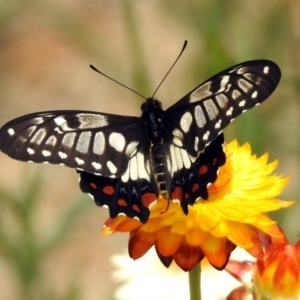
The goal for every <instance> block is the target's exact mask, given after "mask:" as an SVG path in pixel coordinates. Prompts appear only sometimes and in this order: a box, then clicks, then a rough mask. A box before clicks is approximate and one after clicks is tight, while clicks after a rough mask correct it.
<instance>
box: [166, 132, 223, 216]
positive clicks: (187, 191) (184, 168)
mask: <svg viewBox="0 0 300 300" xmlns="http://www.w3.org/2000/svg"><path fill="white" fill-rule="evenodd" d="M223 143H224V136H223V133H221V134H220V135H218V136H217V138H216V139H215V140H214V141H212V142H211V143H210V144H209V145H208V146H207V147H206V148H205V150H204V151H203V152H202V153H201V154H200V155H199V156H198V157H192V156H191V155H189V154H188V152H187V151H186V150H185V149H184V148H180V147H178V146H176V145H174V144H172V145H170V155H169V160H170V168H169V170H170V171H171V173H170V174H169V175H168V178H169V180H168V181H167V182H168V184H167V189H168V191H169V195H170V199H171V200H172V201H175V202H176V201H179V203H180V205H181V207H182V210H183V212H184V213H185V214H188V205H193V204H194V203H195V201H196V200H197V199H199V198H201V199H204V200H206V199H208V186H209V185H210V184H211V183H213V182H215V181H216V179H217V174H218V171H219V168H220V167H221V166H222V165H224V164H225V161H226V156H225V153H224V150H223Z"/></svg>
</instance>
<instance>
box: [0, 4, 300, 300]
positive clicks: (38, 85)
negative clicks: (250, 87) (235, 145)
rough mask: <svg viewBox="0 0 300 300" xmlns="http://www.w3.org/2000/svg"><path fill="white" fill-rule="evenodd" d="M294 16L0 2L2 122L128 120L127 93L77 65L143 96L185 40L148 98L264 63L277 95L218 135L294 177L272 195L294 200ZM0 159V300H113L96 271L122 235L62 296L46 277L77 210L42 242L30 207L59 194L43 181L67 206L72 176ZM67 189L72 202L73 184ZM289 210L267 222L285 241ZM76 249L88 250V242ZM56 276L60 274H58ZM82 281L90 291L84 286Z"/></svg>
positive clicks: (213, 7) (75, 204)
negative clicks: (55, 113)
mask: <svg viewBox="0 0 300 300" xmlns="http://www.w3.org/2000/svg"><path fill="white" fill-rule="evenodd" d="M299 12H300V3H298V2H296V1H291V0H288V1H279V0H266V1H264V2H262V1H259V0H251V1H250V0H248V1H239V0H227V1H221V0H218V1H217V0H215V1H208V0H206V1H196V0H189V1H184V0H179V1H174V0H165V1H159V0H153V1H134V0H115V1H105V0H98V1H95V0H86V1H83V0H76V1H72V2H71V1H62V0H56V1H51V2H46V1H34V0H30V1H29V0H25V1H24V0H22V1H20V0H19V1H17V0H12V1H2V2H0V76H1V81H0V107H1V109H0V121H1V124H3V123H4V122H6V121H8V120H9V119H11V118H13V117H17V116H18V115H20V114H26V113H30V112H34V111H40V110H50V109H52V110H55V109H66V108H69V109H86V110H92V109H93V110H100V111H108V112H116V111H117V113H120V114H124V113H125V112H126V113H128V114H133V112H132V111H133V110H134V109H135V108H134V107H135V106H137V110H136V112H138V106H139V105H136V104H135V103H134V101H133V100H132V99H136V102H137V103H140V99H139V98H138V97H137V96H136V95H133V94H132V93H130V92H128V91H126V90H125V91H124V89H123V88H121V87H119V86H116V85H114V83H112V82H108V81H107V80H106V79H105V78H101V77H100V78H99V77H97V76H96V75H95V74H93V73H92V72H90V71H89V70H87V66H88V65H89V64H90V63H93V64H94V65H95V66H97V67H98V66H100V68H101V70H103V71H104V72H105V73H106V71H107V70H108V72H107V73H108V75H109V76H112V77H113V78H116V79H117V80H119V81H121V82H122V83H124V84H127V85H128V86H130V87H132V88H133V89H135V90H136V91H138V92H140V93H142V94H143V95H145V96H149V95H151V94H152V93H153V91H154V90H155V87H156V86H157V85H158V83H159V82H160V80H161V78H162V77H163V75H164V74H165V73H166V72H167V70H168V67H170V66H171V64H172V63H173V61H174V59H175V58H176V55H177V54H178V53H179V51H180V47H181V45H182V43H183V41H184V40H185V39H187V40H189V45H188V48H187V49H186V51H185V54H184V55H183V56H182V58H181V59H180V61H179V62H178V64H177V66H176V68H175V69H174V70H173V71H172V73H171V74H170V75H169V77H168V80H166V82H165V83H164V84H163V86H162V87H161V88H160V90H159V92H158V93H157V95H158V97H159V98H161V99H163V98H166V105H171V103H172V102H174V101H176V99H177V100H178V99H179V98H180V97H181V96H182V95H184V94H185V93H187V92H188V91H189V90H191V89H192V88H194V87H195V86H197V85H199V83H200V82H202V81H204V80H206V79H207V78H209V77H210V76H212V75H214V74H215V73H217V72H219V71H221V70H222V69H225V68H227V67H229V66H231V65H234V64H237V63H239V62H242V61H246V60H251V59H259V58H266V59H271V60H274V61H275V62H277V63H278V64H279V66H280V67H281V69H282V73H283V78H282V82H281V84H280V86H279V88H278V89H277V90H276V92H275V93H274V95H272V97H271V98H272V99H271V100H268V101H267V102H266V103H265V104H264V105H263V106H261V107H260V108H259V109H254V110H253V111H251V112H247V113H246V114H244V115H243V116H240V117H239V118H238V120H236V121H235V122H234V123H233V124H232V125H230V126H229V127H228V128H227V129H226V131H225V136H226V139H227V140H231V139H233V138H237V139H238V141H239V142H240V143H244V142H246V141H249V142H250V143H251V146H252V148H253V152H254V153H257V154H258V155H261V154H263V153H264V152H266V151H268V152H269V153H270V159H272V160H273V159H275V158H279V161H280V164H279V169H278V170H279V171H278V172H279V173H284V174H291V175H292V178H291V184H290V186H289V188H288V190H287V191H286V192H285V193H284V196H282V198H284V197H285V198H288V199H297V198H299V196H300V189H299V184H298V180H297V179H298V177H299V169H300V168H299V167H300V159H299V158H300V150H299V149H300V145H299V143H300V139H299V138H298V137H299V135H300V132H299V130H300V129H299V128H300V126H299V121H300V118H299V101H298V98H299V92H300V88H299V86H300V85H299V82H300V71H299V61H300V51H299V36H300V26H299V18H298V15H299ZM85 72H86V73H85ZM99 85H100V86H99ZM166 91H167V92H166ZM178 93H180V94H178ZM159 95H160V96H159ZM99 99H100V100H99ZM169 99H171V100H169ZM172 99H173V100H172ZM168 101H169V102H168ZM164 102H165V101H164ZM130 106H132V110H131V111H130V108H129V107H130ZM165 107H166V106H165ZM0 161H1V165H2V166H3V168H2V171H1V172H0V180H1V181H0V182H3V184H0V255H1V257H0V258H1V260H0V261H1V262H2V264H5V265H6V266H7V269H6V270H8V271H7V272H9V270H11V271H12V273H13V274H14V276H9V275H8V273H7V276H6V275H3V276H4V277H5V279H6V281H7V280H11V281H12V283H11V282H10V283H9V284H8V286H9V287H10V288H11V287H13V289H14V291H13V292H11V293H6V292H5V289H4V288H2V291H1V289H0V298H1V299H5V297H6V296H5V295H9V299H24V300H29V299H110V298H111V299H112V296H110V295H111V293H112V289H113V283H112V282H111V281H110V279H109V276H107V274H106V273H105V272H108V271H107V270H109V260H108V258H109V255H110V254H111V250H110V249H115V250H114V251H118V250H119V248H120V247H125V245H126V244H125V242H124V243H122V240H120V238H118V240H114V243H115V244H114V245H113V246H112V245H110V244H109V243H110V242H109V241H108V239H111V237H109V238H107V237H106V238H104V237H97V238H98V239H100V240H101V243H103V244H102V246H101V247H99V248H96V249H93V253H94V256H92V257H89V259H91V261H95V262H96V261H97V260H99V255H101V259H102V261H101V266H102V267H101V269H100V270H99V269H98V270H97V271H95V272H94V273H93V275H90V276H86V278H83V277H80V279H78V275H79V273H80V274H81V273H82V270H81V269H79V270H78V271H76V272H75V273H74V270H73V269H71V270H70V271H69V273H70V278H71V279H70V281H69V282H68V283H66V284H64V287H63V289H62V291H60V292H58V291H57V290H56V288H57V286H56V285H57V283H56V282H54V281H53V282H52V281H51V280H53V277H51V276H50V277H49V276H48V275H49V274H47V271H46V270H45V268H44V266H45V262H46V261H49V258H51V255H52V253H53V252H55V251H59V249H61V251H67V250H63V248H64V246H63V244H64V243H68V242H70V239H75V240H76V230H74V228H78V226H79V225H78V224H84V225H83V227H84V230H85V231H90V230H91V229H92V226H91V222H92V221H91V219H90V218H91V217H90V216H91V213H90V211H89V214H87V213H86V212H87V210H86V209H85V208H86V207H87V206H86V201H84V200H82V199H78V201H77V200H76V199H70V201H67V199H65V200H64V201H66V203H67V205H68V208H67V209H66V210H65V207H59V208H57V214H58V215H57V217H56V218H55V222H54V223H53V225H52V226H50V227H47V228H48V229H47V230H46V233H44V234H43V236H42V237H41V236H40V234H37V233H36V231H37V228H39V224H38V223H37V222H36V218H37V208H40V207H41V206H42V205H44V204H43V202H41V199H42V198H43V196H44V195H46V194H49V193H51V194H53V198H54V199H57V198H58V197H61V194H59V196H57V195H56V193H58V192H57V191H55V190H53V189H49V183H48V182H49V181H54V182H56V184H57V186H58V188H57V190H58V191H59V190H61V189H65V190H66V193H67V192H68V191H70V194H67V195H66V194H63V197H67V198H68V197H69V198H70V197H72V198H74V193H72V191H74V190H75V185H76V184H77V183H76V182H73V179H74V178H72V180H71V179H70V178H71V177H69V173H64V172H65V171H61V173H62V174H58V176H61V177H60V179H58V178H55V177H56V175H55V176H54V177H53V174H56V173H55V171H52V170H54V169H51V170H50V171H49V169H48V168H47V169H46V167H45V166H41V165H39V166H37V168H38V170H39V172H43V173H44V174H43V176H39V175H38V174H37V173H36V174H34V175H30V176H29V175H28V172H29V174H30V172H31V171H30V170H32V169H31V168H32V167H31V166H30V167H29V166H28V168H26V169H25V170H26V172H25V174H23V173H22V172H23V169H22V167H21V165H22V164H21V163H14V162H12V161H11V160H10V159H9V158H7V157H4V155H1V157H0ZM12 166H13V167H12ZM55 170H56V169H55ZM60 170H61V169H60ZM12 178H14V180H15V181H14V182H13V183H12ZM17 178H20V179H17ZM17 180H19V181H17ZM70 182H72V183H70ZM16 186H18V187H19V188H18V191H17V192H16ZM76 189H77V190H78V194H79V188H78V187H77V185H76ZM82 198H83V197H82ZM72 200H73V201H72ZM55 203H57V202H54V204H53V205H54V206H55V205H56V204H55ZM299 210H300V206H299V204H298V203H296V205H294V209H291V210H285V211H282V212H277V213H274V218H275V219H276V220H278V221H279V223H280V225H282V226H283V227H284V228H285V229H286V231H287V234H288V236H289V237H290V238H291V240H295V236H296V233H297V232H298V231H299V222H298V220H297V216H298V215H299ZM97 213H98V214H100V210H97ZM101 213H102V212H101ZM93 216H96V215H93ZM104 216H105V213H103V218H102V219H100V218H99V219H98V220H95V222H97V223H98V224H99V228H100V226H101V224H102V222H103V221H104V218H105V217H104ZM72 231H73V232H74V231H75V233H74V236H73V235H72V234H71V233H70V232H72ZM70 234H71V235H70ZM70 236H71V237H70ZM107 244H109V245H107ZM86 247H87V248H91V244H88V243H87V245H86ZM67 255H68V254H67ZM105 257H106V259H105ZM81 259H82V258H78V260H79V261H80V260H81ZM55 272H57V273H58V274H59V273H60V269H55ZM55 272H54V273H55ZM77 272H78V273H77ZM103 273H104V276H103ZM0 277H1V275H0ZM6 277H7V278H6ZM11 277H13V278H14V279H10V278H11ZM54 277H55V274H54ZM51 278H52V279H51ZM91 278H92V279H91ZM0 281H1V278H0ZM90 282H92V285H88V284H89V283H90ZM86 290H88V291H86ZM91 290H93V291H94V293H93V294H91ZM7 297H8V296H7Z"/></svg>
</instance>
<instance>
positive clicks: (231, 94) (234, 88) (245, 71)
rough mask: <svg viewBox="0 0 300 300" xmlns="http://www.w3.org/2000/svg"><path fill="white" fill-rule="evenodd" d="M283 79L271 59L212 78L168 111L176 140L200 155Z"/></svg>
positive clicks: (169, 121)
mask: <svg viewBox="0 0 300 300" xmlns="http://www.w3.org/2000/svg"><path fill="white" fill-rule="evenodd" d="M280 76H281V73H280V69H279V67H278V66H277V65H276V64H275V63H274V62H271V61H268V60H254V61H248V62H244V63H241V64H238V65H236V66H233V67H231V68H229V69H227V70H225V71H222V72H221V73H219V74H217V75H215V76H213V77H212V78H210V79H208V80H207V81H205V82H204V83H202V84H201V85H199V86H198V87H196V88H195V89H194V90H193V91H191V92H190V93H188V94H187V95H186V96H184V97H183V98H182V99H181V100H179V101H178V102H177V103H175V104H174V105H172V106H171V107H169V108H168V109H167V110H166V112H165V115H166V119H167V122H168V124H169V127H170V128H171V130H172V133H173V136H174V138H175V139H179V140H180V141H181V143H182V144H183V145H184V148H185V149H186V150H187V151H188V153H189V154H190V155H192V156H197V155H198V154H199V153H200V152H201V151H202V150H203V149H204V148H205V147H206V146H207V145H208V144H209V143H210V142H211V141H213V140H214V139H215V138H216V137H217V136H218V135H219V134H220V132H222V130H223V129H224V128H225V127H226V126H227V125H228V124H229V123H230V122H231V121H232V120H233V119H234V118H235V117H237V116H238V115H240V114H241V113H243V112H245V111H247V110H248V109H250V108H252V107H254V106H256V105H258V104H260V103H262V102H263V101H265V100H266V99H267V98H268V97H269V96H270V95H271V94H272V93H273V91H274V90H275V88H276V87H277V85H278V83H279V80H280Z"/></svg>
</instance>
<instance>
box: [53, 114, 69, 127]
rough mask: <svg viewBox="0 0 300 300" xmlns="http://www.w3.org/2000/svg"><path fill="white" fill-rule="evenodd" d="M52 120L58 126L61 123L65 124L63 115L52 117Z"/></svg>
mask: <svg viewBox="0 0 300 300" xmlns="http://www.w3.org/2000/svg"><path fill="white" fill-rule="evenodd" d="M53 121H54V122H55V124H56V125H58V126H61V125H63V124H65V123H66V122H67V121H66V119H65V118H64V117H62V116H59V117H56V118H54V119H53Z"/></svg>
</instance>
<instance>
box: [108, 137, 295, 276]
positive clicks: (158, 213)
mask: <svg viewBox="0 0 300 300" xmlns="http://www.w3.org/2000/svg"><path fill="white" fill-rule="evenodd" d="M225 153H226V164H225V165H224V166H222V167H221V168H220V170H219V173H218V178H217V180H216V182H215V183H214V184H212V185H211V186H210V187H209V191H208V192H209V198H208V200H202V199H199V200H198V201H196V203H195V204H194V205H193V206H191V207H189V213H188V215H185V214H184V213H183V212H182V209H181V207H180V204H179V203H174V202H170V205H169V207H168V209H167V210H166V199H164V198H163V197H159V199H158V200H157V202H156V203H155V204H154V205H152V206H151V207H150V217H149V220H148V222H147V223H146V224H142V223H140V222H139V221H138V220H135V219H130V218H127V217H125V216H118V217H117V218H115V219H108V220H107V221H106V222H105V225H104V228H103V231H102V232H103V233H104V234H109V233H114V232H128V231H129V232H130V240H129V255H130V256H131V257H132V258H133V259H138V258H140V257H142V256H143V255H144V254H145V253H146V252H147V251H148V250H149V249H150V248H151V247H152V246H155V249H156V252H157V254H158V257H159V258H160V260H161V261H162V263H163V264H164V265H165V266H167V267H168V266H169V265H170V263H171V262H172V261H173V260H174V261H175V262H176V263H177V265H178V266H179V267H181V268H182V269H183V270H185V271H188V270H191V269H192V268H193V267H194V266H195V264H197V263H199V262H200V261H201V260H202V259H203V258H204V257H207V259H208V261H209V262H210V263H211V264H212V265H213V266H214V267H215V268H217V269H223V268H224V267H225V266H226V264H227V261H228V259H229V256H230V253H231V251H232V250H233V249H234V248H235V246H240V247H242V248H245V249H246V250H247V251H248V252H249V253H251V254H252V255H254V256H255V257H256V258H262V257H263V244H269V242H270V239H271V237H280V236H281V235H282V233H281V232H280V230H278V227H277V226H276V225H275V222H274V221H272V220H271V219H270V218H269V217H268V216H267V215H266V212H268V211H273V210H277V209H280V208H283V207H288V206H290V205H291V204H292V203H293V202H292V201H290V202H287V201H281V200H279V199H276V198H274V197H276V196H277V195H278V194H280V193H281V192H282V190H283V188H284V186H285V185H286V183H287V181H288V178H282V177H281V176H278V175H274V174H271V173H272V172H273V171H274V169H275V167H276V165H277V162H276V161H275V162H272V163H270V164H267V159H268V155H267V154H265V155H263V156H262V157H260V158H257V157H256V156H255V155H251V149H250V145H249V144H245V145H243V146H242V147H239V146H238V144H237V142H236V141H233V142H231V143H229V144H227V145H225Z"/></svg>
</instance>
